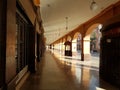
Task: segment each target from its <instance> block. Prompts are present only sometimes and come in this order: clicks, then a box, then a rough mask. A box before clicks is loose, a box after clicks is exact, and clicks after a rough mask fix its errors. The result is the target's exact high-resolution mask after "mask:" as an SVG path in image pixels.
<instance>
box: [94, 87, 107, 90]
mask: <svg viewBox="0 0 120 90" xmlns="http://www.w3.org/2000/svg"><path fill="white" fill-rule="evenodd" d="M96 90H106V89H103V88H99V87H96Z"/></svg>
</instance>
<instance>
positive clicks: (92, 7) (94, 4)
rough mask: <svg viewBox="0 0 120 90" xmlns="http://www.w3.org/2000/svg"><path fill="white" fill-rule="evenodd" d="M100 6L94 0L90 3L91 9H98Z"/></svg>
mask: <svg viewBox="0 0 120 90" xmlns="http://www.w3.org/2000/svg"><path fill="white" fill-rule="evenodd" d="M97 8H98V5H97V3H96V2H95V1H94V0H92V2H91V4H90V9H91V10H93V11H94V10H96V9H97Z"/></svg>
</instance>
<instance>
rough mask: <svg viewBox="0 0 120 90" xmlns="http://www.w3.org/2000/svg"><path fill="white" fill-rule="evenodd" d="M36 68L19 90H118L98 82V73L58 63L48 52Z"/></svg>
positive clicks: (74, 65) (64, 62)
mask: <svg viewBox="0 0 120 90" xmlns="http://www.w3.org/2000/svg"><path fill="white" fill-rule="evenodd" d="M36 66H37V72H36V73H35V74H30V76H29V77H28V78H27V80H26V81H25V83H24V84H23V86H22V87H21V88H20V90H119V89H117V88H115V87H113V86H111V85H110V84H108V83H106V82H104V81H102V80H99V74H98V71H96V70H91V68H85V67H84V65H80V64H72V63H68V62H66V61H60V60H59V59H58V58H56V57H55V56H54V54H53V53H51V52H48V51H47V52H46V53H45V56H44V57H43V58H42V60H41V61H40V63H38V64H37V65H36ZM103 88H104V89H103Z"/></svg>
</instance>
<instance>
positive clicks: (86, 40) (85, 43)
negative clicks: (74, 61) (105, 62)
mask: <svg viewBox="0 0 120 90" xmlns="http://www.w3.org/2000/svg"><path fill="white" fill-rule="evenodd" d="M83 48H84V50H83V53H84V60H90V58H91V55H90V37H89V36H86V37H85V38H84V40H83Z"/></svg>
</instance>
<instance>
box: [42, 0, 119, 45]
mask: <svg viewBox="0 0 120 90" xmlns="http://www.w3.org/2000/svg"><path fill="white" fill-rule="evenodd" d="M92 1H93V0H40V12H41V17H42V21H43V27H44V31H45V33H44V35H45V37H46V44H51V43H52V42H54V41H56V40H57V39H59V38H60V37H62V36H64V35H65V34H67V33H68V32H70V31H71V30H74V29H75V28H76V27H78V26H79V25H80V24H82V23H84V22H86V21H87V20H89V19H90V18H92V17H94V16H95V15H97V14H98V13H100V12H101V11H102V10H103V9H105V8H106V7H108V6H109V5H111V4H114V3H116V2H117V1H119V0H94V1H95V2H96V3H97V5H98V8H97V9H96V10H91V9H90V4H91V2H92ZM66 27H68V28H66Z"/></svg>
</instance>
